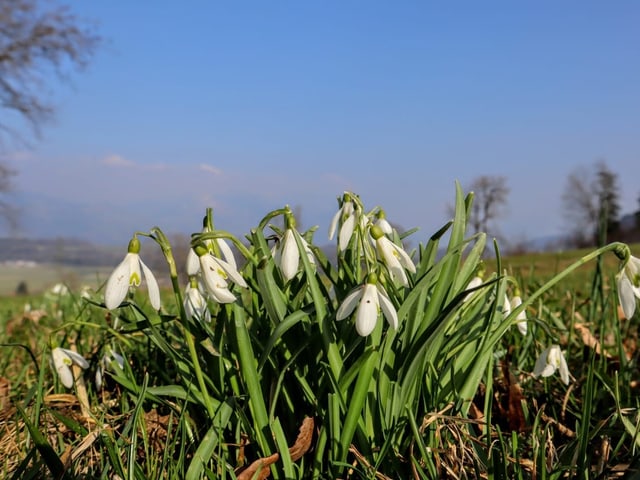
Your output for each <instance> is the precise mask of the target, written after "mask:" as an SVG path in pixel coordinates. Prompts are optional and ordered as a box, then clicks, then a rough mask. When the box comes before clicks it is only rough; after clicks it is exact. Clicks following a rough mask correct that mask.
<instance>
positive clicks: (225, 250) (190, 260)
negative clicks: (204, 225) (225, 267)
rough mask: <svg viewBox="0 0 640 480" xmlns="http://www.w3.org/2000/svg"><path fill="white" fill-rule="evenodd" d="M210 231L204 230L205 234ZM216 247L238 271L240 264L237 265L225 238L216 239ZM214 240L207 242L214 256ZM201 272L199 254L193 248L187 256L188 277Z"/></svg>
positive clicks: (206, 244)
mask: <svg viewBox="0 0 640 480" xmlns="http://www.w3.org/2000/svg"><path fill="white" fill-rule="evenodd" d="M208 231H209V230H208V229H204V230H203V232H208ZM215 242H216V245H217V246H218V248H219V249H220V253H221V254H222V258H224V260H225V261H226V262H227V263H228V264H229V265H231V267H232V268H233V269H234V270H238V264H237V263H236V258H235V256H234V255H233V251H232V250H231V247H230V246H229V244H228V243H227V242H226V240H225V239H224V238H216V239H215ZM212 243H213V240H207V241H206V242H205V247H206V248H207V249H208V250H209V252H210V253H212V254H213V252H214V249H213V245H212ZM199 271H200V260H199V258H198V254H197V253H196V252H195V250H194V249H193V248H190V249H189V253H188V254H187V275H189V276H191V275H196V274H197V273H198V272H199Z"/></svg>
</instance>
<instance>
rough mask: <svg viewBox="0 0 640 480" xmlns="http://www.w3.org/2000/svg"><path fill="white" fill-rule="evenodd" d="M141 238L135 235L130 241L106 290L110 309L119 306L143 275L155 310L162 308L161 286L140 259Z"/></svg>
mask: <svg viewBox="0 0 640 480" xmlns="http://www.w3.org/2000/svg"><path fill="white" fill-rule="evenodd" d="M139 254H140V240H138V237H137V236H135V235H134V237H133V238H132V239H131V241H130V242H129V247H128V253H127V255H126V256H125V257H124V260H123V261H122V262H121V263H120V265H118V266H117V267H116V268H115V270H114V271H113V273H112V274H111V276H110V277H109V280H107V285H106V287H105V290H104V303H105V305H106V306H107V308H108V309H109V310H113V309H114V308H117V307H118V306H119V305H120V304H121V303H122V301H123V300H124V299H125V297H126V296H127V293H128V291H129V287H139V286H140V283H141V281H142V275H143V274H144V278H145V280H146V281H147V291H148V292H149V301H150V302H151V306H152V307H153V308H154V309H155V310H160V288H159V287H158V282H157V280H156V277H155V276H154V275H153V272H152V271H151V270H150V269H149V267H147V266H146V265H145V264H144V262H143V261H142V260H141V259H140V255H139Z"/></svg>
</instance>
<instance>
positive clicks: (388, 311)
mask: <svg viewBox="0 0 640 480" xmlns="http://www.w3.org/2000/svg"><path fill="white" fill-rule="evenodd" d="M378 300H379V301H380V307H381V308H382V313H384V317H385V318H386V319H387V321H388V322H389V325H391V326H392V327H393V329H394V330H397V329H398V313H397V312H396V309H395V307H394V306H393V303H391V300H389V299H388V298H387V297H386V296H385V295H384V294H383V293H382V292H380V291H378Z"/></svg>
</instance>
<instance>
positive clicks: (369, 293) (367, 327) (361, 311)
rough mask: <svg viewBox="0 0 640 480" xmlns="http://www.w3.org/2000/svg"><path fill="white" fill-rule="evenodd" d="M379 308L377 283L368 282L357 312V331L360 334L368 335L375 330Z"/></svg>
mask: <svg viewBox="0 0 640 480" xmlns="http://www.w3.org/2000/svg"><path fill="white" fill-rule="evenodd" d="M379 308H380V307H379V304H378V290H377V289H376V286H375V285H372V284H370V283H367V284H366V285H365V286H364V291H363V292H362V298H361V299H360V303H359V304H358V311H357V313H356V331H357V332H358V334H359V335H360V336H362V337H366V336H367V335H369V334H370V333H371V332H372V331H373V329H374V328H375V326H376V322H377V321H378V313H379Z"/></svg>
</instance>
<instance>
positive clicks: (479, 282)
mask: <svg viewBox="0 0 640 480" xmlns="http://www.w3.org/2000/svg"><path fill="white" fill-rule="evenodd" d="M480 285H482V278H480V277H479V276H478V275H476V276H475V277H473V278H472V279H471V280H470V281H469V283H467V288H465V290H471V289H473V288H476V287H479V286H480ZM474 293H476V292H475V291H474V292H469V293H467V294H466V295H465V297H464V300H463V301H464V302H466V301H467V300H469V299H470V298H471V297H472V296H473V294H474Z"/></svg>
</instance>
